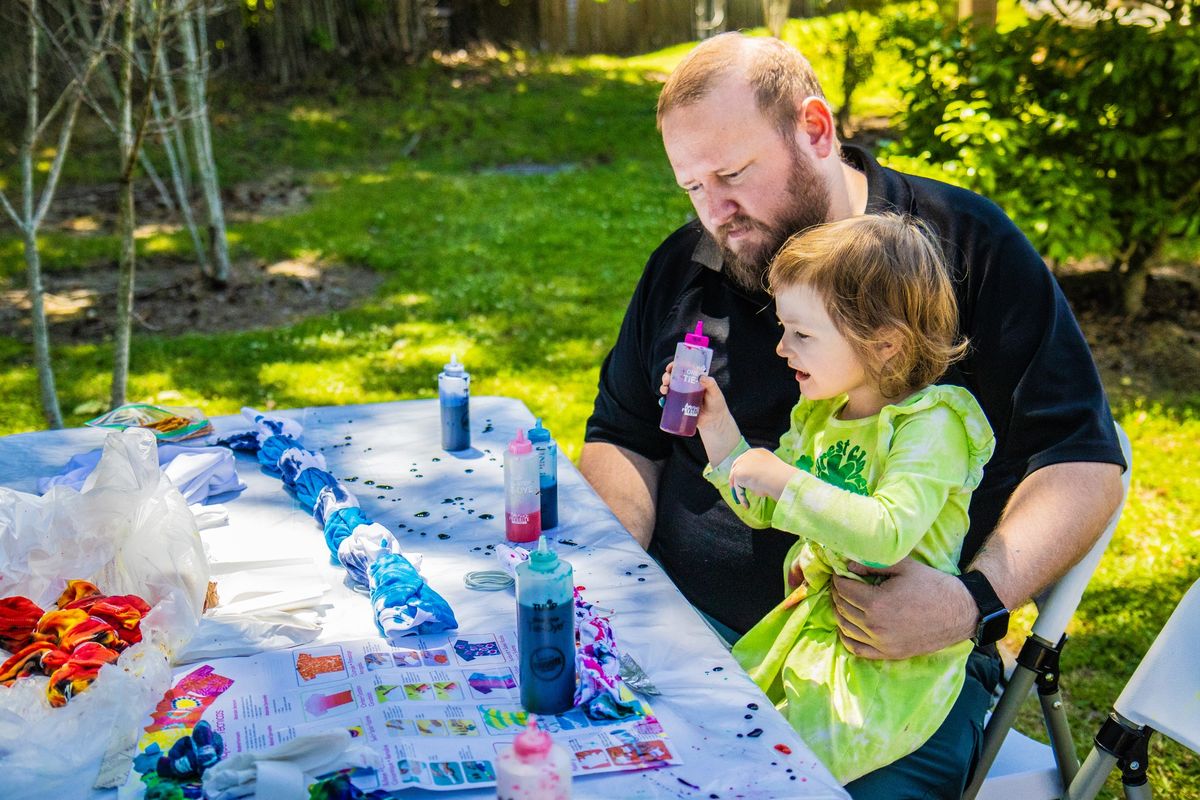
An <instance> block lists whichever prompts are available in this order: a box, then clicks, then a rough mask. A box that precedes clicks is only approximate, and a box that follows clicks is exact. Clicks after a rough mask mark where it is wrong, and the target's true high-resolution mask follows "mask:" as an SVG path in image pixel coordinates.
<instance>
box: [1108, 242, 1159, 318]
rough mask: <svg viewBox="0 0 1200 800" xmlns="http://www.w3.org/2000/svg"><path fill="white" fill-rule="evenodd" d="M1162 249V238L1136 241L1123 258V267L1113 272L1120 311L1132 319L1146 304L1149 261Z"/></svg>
mask: <svg viewBox="0 0 1200 800" xmlns="http://www.w3.org/2000/svg"><path fill="white" fill-rule="evenodd" d="M1160 249H1162V238H1159V239H1158V240H1157V241H1153V242H1138V243H1137V244H1135V245H1134V246H1133V247H1132V248H1131V250H1130V255H1129V258H1128V259H1126V260H1125V264H1124V269H1123V270H1121V271H1118V272H1116V273H1115V275H1114V277H1115V278H1116V280H1117V294H1118V299H1119V302H1120V311H1121V313H1122V314H1124V315H1125V316H1126V317H1128V318H1130V319H1132V318H1133V317H1136V316H1137V315H1138V314H1140V313H1142V309H1144V308H1145V306H1146V284H1147V283H1148V282H1149V279H1150V262H1151V261H1152V260H1153V259H1154V257H1155V256H1156V255H1158V251H1159V250H1160Z"/></svg>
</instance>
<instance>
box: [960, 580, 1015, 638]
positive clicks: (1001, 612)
mask: <svg viewBox="0 0 1200 800" xmlns="http://www.w3.org/2000/svg"><path fill="white" fill-rule="evenodd" d="M958 579H959V580H960V581H962V582H963V586H966V587H967V591H968V592H970V593H971V598H972V599H973V600H974V601H975V605H976V607H978V608H979V624H978V625H976V626H975V635H974V636H972V637H971V641H973V642H975V644H976V645H979V646H983V645H988V644H992V643H994V642H998V641H1000V640H1001V639H1003V638H1004V636H1005V634H1007V633H1008V609H1007V608H1005V607H1004V603H1001V602H1000V598H999V597H997V596H996V590H995V589H993V588H992V584H991V583H989V582H988V579H987V576H986V575H984V574H983V573H982V572H976V571H975V570H971V571H970V572H964V573H963V574H962V575H959V576H958Z"/></svg>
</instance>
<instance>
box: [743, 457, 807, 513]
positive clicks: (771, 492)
mask: <svg viewBox="0 0 1200 800" xmlns="http://www.w3.org/2000/svg"><path fill="white" fill-rule="evenodd" d="M799 471H800V470H798V469H797V468H796V467H793V466H792V465H791V464H788V463H787V462H786V461H783V460H781V459H780V458H779V456H777V455H775V454H774V453H772V452H771V451H770V450H764V449H763V448H761V447H756V448H754V449H753V450H747V451H746V452H744V453H742V454H741V455H740V456H738V457H737V459H736V460H735V461H734V462H733V467H732V468H730V470H729V486H730V488H731V489H733V497H734V499H735V500H737V499H738V494H739V492H740V490H742V489H749V490H750V491H752V492H754V493H755V494H757V495H761V496H764V497H771V498H773V499H775V500H778V499H779V496H780V495H781V494H783V490H784V487H786V486H787V484H788V481H790V480H791V479H792V476H793V475H795V474H796V473H797V472H799ZM741 495H742V499H741V500H738V502H743V501H744V499H745V492H741Z"/></svg>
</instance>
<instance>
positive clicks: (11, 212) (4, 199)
mask: <svg viewBox="0 0 1200 800" xmlns="http://www.w3.org/2000/svg"><path fill="white" fill-rule="evenodd" d="M0 205H2V206H4V210H5V211H6V212H7V213H8V216H10V217H11V218H12V221H13V222H14V223H15V224H16V226H17V227H18V228H20V229H21V232H22V233H23V232H24V231H25V220H23V219H21V215H20V214H18V213H17V210H16V209H15V208H13V207H12V204H11V203H9V202H8V196H7V195H5V194H4V190H3V189H0Z"/></svg>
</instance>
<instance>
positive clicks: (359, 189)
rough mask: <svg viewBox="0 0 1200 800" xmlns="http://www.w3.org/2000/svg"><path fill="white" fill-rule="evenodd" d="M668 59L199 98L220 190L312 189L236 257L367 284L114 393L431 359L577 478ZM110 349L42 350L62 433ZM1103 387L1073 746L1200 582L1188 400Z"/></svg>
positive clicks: (172, 247) (147, 362)
mask: <svg viewBox="0 0 1200 800" xmlns="http://www.w3.org/2000/svg"><path fill="white" fill-rule="evenodd" d="M683 50H684V48H673V49H672V50H670V51H664V52H662V53H657V54H651V55H647V56H641V57H637V58H632V59H616V58H609V57H593V58H587V59H573V60H567V59H525V58H515V57H505V58H504V59H502V60H497V61H492V62H489V63H485V64H480V63H469V62H463V63H458V64H453V65H450V64H443V65H427V66H424V67H420V68H413V69H411V70H409V71H399V72H395V73H392V74H388V75H383V76H374V77H371V78H369V79H363V80H359V81H358V84H357V86H356V87H355V89H353V90H351V89H348V88H346V87H345V86H337V85H334V86H324V87H317V88H314V89H312V90H311V91H309V92H306V93H304V94H303V95H302V96H291V97H280V98H262V97H259V96H257V95H256V94H255V93H254V92H250V91H239V90H238V89H237V88H236V87H228V86H226V87H218V89H217V90H216V92H215V94H214V97H213V100H212V102H211V105H212V107H213V109H214V114H215V131H214V136H215V145H216V148H217V160H218V163H219V166H220V169H221V172H222V177H223V182H224V184H225V185H226V187H232V186H234V185H235V184H240V183H252V182H254V181H258V180H263V179H265V178H267V177H269V176H271V175H273V174H276V173H278V172H280V171H283V170H288V171H291V172H292V173H294V174H298V175H300V176H301V177H302V180H303V181H304V182H305V183H306V184H308V185H309V186H311V187H312V188H313V192H312V195H311V198H310V200H309V202H308V203H306V204H305V205H304V206H303V207H301V208H298V209H293V210H291V211H289V212H288V213H286V214H283V215H275V216H264V217H262V218H257V219H248V220H246V221H242V222H237V223H235V224H233V225H232V226H231V228H230V240H231V243H232V245H233V248H234V254H235V257H236V258H239V259H251V260H260V261H267V262H270V261H277V260H286V259H312V260H315V261H317V262H319V263H322V264H334V265H336V264H351V265H358V266H362V267H367V268H370V269H372V270H375V271H376V272H377V273H378V274H379V275H381V276H382V278H383V283H382V285H381V287H380V288H379V289H378V290H377V291H376V292H374V293H373V294H371V295H370V296H369V297H368V299H366V301H365V302H363V303H361V304H360V305H358V306H356V307H354V308H352V309H349V310H345V311H341V312H337V313H334V314H328V315H323V316H317V317H312V318H309V319H306V320H304V321H301V322H298V323H296V324H293V325H288V326H284V327H274V328H269V329H259V328H256V327H255V326H254V325H253V320H248V321H247V325H246V329H245V330H243V331H240V332H232V333H206V332H205V331H202V330H201V331H194V332H191V333H187V334H181V335H174V336H162V335H156V334H153V333H150V332H147V331H144V330H140V331H137V332H136V339H135V342H134V347H133V354H132V368H131V379H130V391H129V396H130V398H131V399H143V400H151V401H153V400H160V401H164V402H170V403H173V404H193V405H198V406H200V407H202V408H203V409H205V410H206V411H207V412H208V413H209V414H211V415H217V414H226V413H232V412H235V411H236V410H237V409H238V408H239V407H241V406H243V405H255V406H258V407H260V408H272V407H280V408H284V407H291V406H300V405H320V404H342V403H358V402H371V401H379V400H393V399H400V398H414V397H432V396H434V395H435V392H436V380H435V376H436V373H437V372H438V370H439V368H440V366H441V364H442V363H444V362H445V361H447V360H448V358H449V356H450V354H451V353H452V352H453V353H457V354H458V355H459V358H460V359H462V360H464V361H465V363H466V364H467V365H468V367H469V368H470V370H471V373H472V375H473V376H474V381H475V385H474V388H473V391H474V393H476V394H498V395H508V396H512V397H517V398H519V399H521V400H522V401H524V402H525V403H526V405H528V406H529V408H530V409H531V410H533V411H534V412H535V413H536V414H540V415H542V416H543V417H544V418H545V420H546V424H547V425H548V426H549V427H550V428H552V429H553V430H554V432H555V435H556V438H558V439H559V440H560V442H561V444H562V447H563V450H564V452H565V453H566V454H567V455H568V456H570V457H571V458H573V459H577V458H578V455H579V449H580V446H581V441H582V435H583V427H584V423H585V420H586V418H587V416H588V414H589V413H590V410H591V404H592V399H593V396H594V393H595V385H596V377H597V374H598V368H599V364H600V361H601V360H602V359H603V357H604V355H605V353H606V352H607V350H608V348H609V346H610V345H611V343H612V341H613V339H614V338H615V336H616V332H617V328H618V326H619V324H620V321H621V317H622V315H623V313H624V309H625V302H626V300H627V299H628V296H629V294H630V293H631V291H632V290H633V287H634V284H635V282H636V281H637V279H638V276H639V275H640V273H641V269H642V266H643V264H644V261H645V259H646V257H647V256H648V255H649V254H650V252H651V251H652V250H653V248H654V247H655V246H656V245H657V244H658V243H659V242H660V241H661V239H662V238H663V237H664V236H665V235H666V234H667V233H668V232H670V231H671V230H673V229H674V228H675V227H677V226H678V225H679V224H681V223H682V222H684V221H685V220H686V219H687V218H688V215H689V210H690V209H689V206H688V203H687V199H686V197H685V196H684V194H683V193H682V192H681V191H680V190H679V189H678V188H677V187H676V186H675V183H674V180H673V178H672V175H671V172H670V170H669V168H668V166H667V163H666V159H665V157H664V156H663V153H662V148H661V144H660V142H659V139H658V136H657V134H656V132H655V128H654V103H655V98H656V96H657V91H658V88H659V84H658V83H657V79H658V77H659V76H661V75H662V74H663V73H665V72H666V71H669V69H670V68H671V66H672V65H673V63H674V62H675V60H677V58H678V57H679V56H680V55H681V54H682V52H683ZM887 94H888V86H887V83H886V81H882V80H881V79H880V80H876V81H875V82H873V83H871V84H869V85H868V87H867V88H866V89H865V90H864V94H863V98H864V103H865V104H866V106H867V107H868V109H869V111H871V112H872V113H875V112H882V113H886V110H887V103H886V96H887ZM880 98H885V99H883V100H881V99H880ZM105 148H109V149H112V144H111V143H110V142H108V141H107V140H106V139H105V138H104V137H103V136H102V135H101V134H100V133H99V132H97V131H96V130H95V129H93V128H91V127H90V126H87V127H85V129H84V130H83V131H82V137H81V140H80V141H79V142H77V144H76V146H75V152H76V153H77V154H79V157H78V158H77V159H76V160H74V161H73V162H71V166H70V169H69V171H68V173H67V181H68V183H69V184H73V185H87V184H96V183H103V182H105V181H108V180H110V179H111V168H112V167H111V163H112V161H113V160H114V159H113V158H112V157H111V156H110V155H108V152H107V150H105ZM531 165H538V167H539V168H537V169H534V168H531ZM514 167H515V168H514ZM6 177H7V178H8V183H7V185H8V190H9V191H11V189H12V187H13V186H14V183H13V181H12V175H11V174H8V175H7V176H6ZM2 179H3V178H2V177H0V180H2ZM43 245H44V253H45V255H44V260H45V268H46V269H47V270H49V271H51V272H55V273H60V272H65V271H70V270H108V269H112V264H113V263H114V262H115V257H116V242H115V239H114V238H113V237H112V235H111V232H110V231H106V230H105V229H104V228H103V226H102V227H101V230H99V231H98V232H95V233H90V234H87V235H81V234H77V233H69V232H64V231H51V232H48V233H47V234H46V235H45V236H44V238H43ZM142 247H143V249H142V253H143V255H144V256H150V257H152V258H151V259H150V260H149V261H148V266H147V269H149V270H153V264H154V263H155V261H154V259H179V260H186V259H188V258H189V257H190V253H189V245H188V242H187V240H186V238H185V237H184V236H182V235H180V234H178V233H172V232H170V231H167V232H162V231H159V232H153V233H147V235H146V237H145V238H144V239H143V240H142ZM1190 252H1191V253H1193V254H1194V253H1196V252H1197V250H1196V248H1192V249H1191V250H1190ZM23 269H24V267H23V263H22V260H21V250H20V244H19V241H18V239H17V237H16V235H15V232H14V231H13V230H12V229H11V228H0V282H4V283H7V284H8V285H9V287H11V286H19V285H20V282H21V275H22V271H23ZM9 287H6V286H5V285H3V283H0V289H4V288H9ZM111 355H112V353H111V343H110V342H108V341H94V342H75V343H59V344H57V345H56V346H55V348H54V357H55V362H56V369H57V378H58V381H59V388H60V393H61V398H62V402H63V407H64V411H65V412H67V417H68V424H71V425H77V424H80V423H81V422H82V421H83V420H85V419H87V418H88V417H90V416H92V415H93V414H94V413H95V411H96V410H97V405H98V404H102V403H103V402H104V401H105V400H106V398H107V396H108V381H109V369H110V362H111ZM1123 377H1125V376H1123V375H1122V374H1120V373H1119V372H1113V371H1111V370H1109V371H1106V380H1107V381H1108V382H1109V385H1110V390H1111V393H1112V396H1113V400H1114V410H1115V413H1116V415H1117V418H1118V420H1119V421H1120V422H1121V424H1122V425H1123V426H1124V427H1125V430H1126V431H1127V432H1128V433H1129V435H1130V438H1131V439H1132V441H1133V447H1134V452H1135V466H1134V475H1133V489H1132V492H1131V496H1130V498H1129V504H1128V506H1127V508H1126V512H1125V516H1124V518H1123V520H1122V524H1121V527H1120V529H1119V530H1118V532H1117V535H1116V538H1115V540H1114V542H1113V544H1112V546H1111V547H1110V549H1109V552H1108V553H1107V555H1106V556H1105V559H1104V560H1103V562H1102V563H1101V565H1100V568H1099V572H1098V574H1097V575H1096V577H1095V579H1094V580H1093V582H1092V584H1091V586H1090V588H1089V592H1088V594H1087V595H1086V596H1085V598H1084V601H1083V605H1082V607H1081V609H1080V612H1079V614H1078V616H1077V618H1076V620H1075V623H1074V626H1073V629H1072V642H1071V644H1070V646H1069V647H1068V648H1067V651H1066V655H1065V656H1064V664H1063V672H1064V676H1065V677H1064V685H1065V687H1066V688H1065V691H1066V694H1067V698H1068V702H1069V704H1070V710H1071V717H1072V722H1073V725H1074V730H1075V735H1076V739H1077V744H1078V745H1079V747H1080V749H1081V752H1084V751H1086V749H1087V748H1088V747H1090V736H1091V734H1092V733H1093V732H1094V731H1095V729H1096V728H1097V727H1098V725H1099V722H1100V721H1101V719H1102V718H1103V716H1104V715H1105V714H1106V713H1107V709H1108V705H1109V703H1111V701H1112V700H1113V699H1114V698H1115V697H1116V695H1117V694H1118V692H1119V690H1120V687H1121V686H1122V685H1123V683H1124V681H1125V680H1126V678H1127V677H1128V675H1129V674H1130V672H1131V671H1132V668H1133V666H1134V664H1135V663H1136V661H1137V659H1138V658H1140V655H1141V654H1142V653H1143V652H1144V650H1145V649H1146V647H1147V646H1148V645H1149V643H1150V642H1151V640H1152V639H1153V637H1154V635H1155V634H1156V632H1157V631H1158V629H1159V627H1160V626H1161V625H1162V623H1163V622H1164V621H1165V619H1166V617H1167V615H1168V614H1169V613H1170V611H1171V609H1172V607H1173V606H1174V603H1175V602H1176V601H1177V600H1178V598H1179V597H1180V596H1181V595H1182V593H1183V592H1184V590H1185V589H1186V588H1187V587H1188V586H1189V585H1190V583H1191V581H1193V580H1195V579H1196V577H1197V576H1198V575H1200V477H1198V476H1200V451H1198V450H1197V448H1196V442H1197V441H1200V416H1198V414H1197V409H1198V408H1200V390H1198V389H1197V385H1200V384H1196V383H1195V382H1194V381H1193V383H1192V384H1190V388H1187V387H1185V388H1184V389H1183V390H1180V389H1178V388H1174V389H1172V390H1171V391H1170V392H1157V391H1155V390H1153V388H1151V389H1150V390H1147V389H1146V388H1145V386H1144V385H1143V384H1142V383H1139V382H1137V381H1132V380H1130V381H1127V382H1125V381H1123V380H1122V379H1123ZM36 398H37V384H36V379H35V376H34V373H33V371H32V369H31V367H30V348H29V345H28V343H27V342H26V341H24V340H22V339H20V338H12V337H8V338H4V337H0V434H9V433H16V432H20V431H27V430H34V429H38V428H40V427H42V425H43V423H42V420H41V417H40V414H39V411H38V403H37V399H36ZM1026 727H1027V728H1028V726H1026ZM1151 764H1152V766H1151V773H1150V779H1151V782H1152V785H1153V787H1154V791H1155V792H1156V794H1157V795H1158V796H1159V797H1162V798H1200V759H1197V757H1196V756H1194V755H1192V754H1190V753H1188V752H1187V751H1185V750H1183V749H1182V748H1180V747H1178V746H1175V745H1173V744H1171V743H1169V742H1166V741H1164V740H1163V739H1162V738H1161V737H1159V738H1156V739H1155V740H1154V745H1153V750H1152V753H1151ZM1109 786H1110V792H1111V794H1109V795H1108V796H1109V797H1114V798H1115V797H1117V796H1118V794H1117V792H1119V788H1114V787H1117V784H1116V782H1115V781H1110V784H1109Z"/></svg>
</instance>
